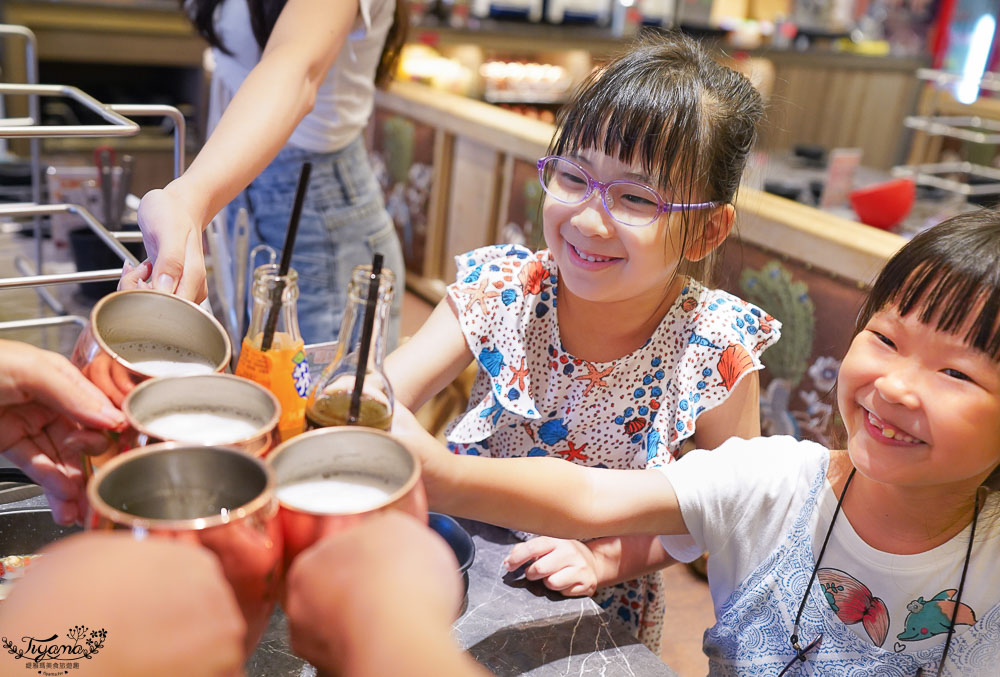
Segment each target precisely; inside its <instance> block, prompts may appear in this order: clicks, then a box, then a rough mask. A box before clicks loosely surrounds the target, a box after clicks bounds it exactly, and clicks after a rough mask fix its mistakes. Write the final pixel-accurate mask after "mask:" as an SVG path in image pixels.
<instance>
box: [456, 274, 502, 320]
mask: <svg viewBox="0 0 1000 677" xmlns="http://www.w3.org/2000/svg"><path fill="white" fill-rule="evenodd" d="M487 284H489V280H487V279H486V278H485V277H484V278H483V280H482V282H480V283H479V288H478V289H475V288H472V287H467V288H465V289H464V290H463V291H464V292H465V293H467V294H468V295H469V302H468V303H466V304H465V309H466V310H469V309H470V308H472V306H473V305H475V304H476V303H478V304H479V307H480V308H482V310H483V315H489V314H490V313H488V312H487V311H486V299H488V298H492V297H494V296H500V292H498V291H486V285H487Z"/></svg>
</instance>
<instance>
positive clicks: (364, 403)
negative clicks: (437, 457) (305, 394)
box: [306, 265, 395, 430]
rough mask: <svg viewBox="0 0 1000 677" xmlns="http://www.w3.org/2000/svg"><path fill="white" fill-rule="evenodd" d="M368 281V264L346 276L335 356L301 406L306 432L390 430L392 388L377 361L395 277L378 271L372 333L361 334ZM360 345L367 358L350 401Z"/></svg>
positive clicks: (384, 337)
mask: <svg viewBox="0 0 1000 677" xmlns="http://www.w3.org/2000/svg"><path fill="white" fill-rule="evenodd" d="M373 278H374V275H373V274H372V267H371V266H370V265H365V266H357V267H356V268H355V269H354V272H353V273H352V275H351V282H350V284H349V285H348V288H347V307H346V309H345V310H344V317H343V320H342V321H341V324H340V334H339V336H338V338H337V352H336V353H335V355H334V358H333V361H332V362H330V364H328V365H327V366H326V368H325V369H324V370H323V373H322V374H320V376H319V378H318V379H317V380H316V383H315V385H314V386H313V389H312V392H310V393H309V399H308V401H307V403H306V426H307V427H308V428H310V429H312V428H325V427H327V426H336V425H361V426H367V427H369V428H378V429H379V430H389V428H390V426H391V425H392V411H393V404H394V400H393V395H392V386H391V385H390V384H389V379H388V378H386V375H385V371H383V369H382V363H383V361H384V360H385V351H386V341H387V339H388V323H389V310H390V308H391V307H392V295H393V287H394V285H395V278H394V276H393V274H392V271H391V270H388V269H384V270H382V271H381V273H379V275H378V292H377V295H376V297H375V307H374V321H373V323H372V329H371V335H370V336H365V331H364V320H365V311H366V307H367V305H368V296H369V288H370V287H371V286H372V285H373V284H374V280H373ZM365 345H367V354H368V358H367V360H366V363H365V365H364V369H363V374H364V377H363V383H362V388H361V393H360V396H359V397H358V398H357V401H356V402H353V401H352V400H353V399H354V390H355V388H354V384H355V380H356V378H357V377H358V363H359V361H360V359H361V354H362V352H364V351H363V350H362V347H363V346H365ZM352 405H353V406H352Z"/></svg>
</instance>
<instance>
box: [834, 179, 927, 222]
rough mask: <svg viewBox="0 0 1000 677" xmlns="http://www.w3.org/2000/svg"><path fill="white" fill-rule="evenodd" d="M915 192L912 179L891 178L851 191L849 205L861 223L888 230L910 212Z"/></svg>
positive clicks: (915, 188)
mask: <svg viewBox="0 0 1000 677" xmlns="http://www.w3.org/2000/svg"><path fill="white" fill-rule="evenodd" d="M916 194H917V187H916V184H915V183H914V182H913V179H907V178H902V179H893V180H892V181H886V182H884V183H876V184H875V185H873V186H868V187H867V188H859V189H858V190H855V191H852V192H851V194H850V199H851V207H853V208H854V213H855V214H857V215H858V218H859V219H860V220H861V222H862V223H866V224H868V225H869V226H875V227H876V228H883V229H885V230H888V229H890V228H892V227H893V226H895V225H896V224H897V223H899V222H900V221H902V220H903V219H904V218H906V215H907V214H909V213H910V209H911V208H912V207H913V200H914V198H915V197H916Z"/></svg>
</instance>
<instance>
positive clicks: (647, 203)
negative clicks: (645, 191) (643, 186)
mask: <svg viewBox="0 0 1000 677" xmlns="http://www.w3.org/2000/svg"><path fill="white" fill-rule="evenodd" d="M622 199H623V200H625V202H627V203H628V204H629V205H630V206H632V207H656V206H657V205H656V202H655V201H654V200H652V199H649V197H648V196H646V195H641V194H638V193H625V194H624V195H623V196H622Z"/></svg>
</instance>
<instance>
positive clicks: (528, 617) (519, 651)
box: [0, 496, 676, 677]
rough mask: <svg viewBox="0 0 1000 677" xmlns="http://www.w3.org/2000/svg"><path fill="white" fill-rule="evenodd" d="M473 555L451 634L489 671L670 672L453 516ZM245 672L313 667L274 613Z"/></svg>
mask: <svg viewBox="0 0 1000 677" xmlns="http://www.w3.org/2000/svg"><path fill="white" fill-rule="evenodd" d="M44 507H47V505H46V502H45V499H44V497H42V496H37V497H33V498H29V499H26V500H21V501H17V502H14V503H7V504H4V505H0V511H7V510H19V509H29V508H44ZM459 521H460V523H461V524H462V526H463V527H465V528H466V530H467V531H469V533H470V534H472V537H473V541H474V542H475V545H476V558H475V561H474V562H473V564H472V567H471V568H470V569H469V592H468V596H467V598H466V600H465V604H464V606H463V609H462V614H461V616H459V618H458V619H457V620H456V621H455V624H454V637H455V640H456V641H457V642H458V644H459V646H461V647H463V648H464V649H465V650H467V651H468V652H469V653H470V654H471V655H472V656H473V657H474V658H475V659H476V660H477V661H478V662H479V663H481V664H482V665H484V666H485V667H486V668H487V669H488V670H489V671H490V672H492V673H493V674H495V675H506V676H513V675H533V676H537V677H546V676H553V677H554V676H556V675H643V677H647V676H648V677H656V676H658V675H663V676H665V677H676V673H675V672H674V671H673V670H671V669H670V668H669V667H668V666H666V665H665V664H664V663H663V662H661V661H660V659H659V657H658V656H656V655H655V654H653V653H652V652H651V651H649V650H648V649H647V648H646V647H645V646H643V645H642V644H641V643H640V642H639V641H638V640H636V639H635V638H633V637H632V636H630V635H629V634H628V632H627V631H626V630H625V628H624V626H622V625H620V624H619V623H617V622H615V621H614V620H613V619H612V618H611V617H610V616H609V615H608V614H607V613H606V612H604V611H603V610H602V609H601V608H600V607H598V606H597V605H596V604H595V603H594V602H593V601H592V600H591V599H590V598H589V597H583V598H579V597H578V598H567V597H562V596H561V595H559V594H557V593H554V592H552V591H550V590H547V589H546V588H545V587H544V586H543V585H542V584H541V583H538V582H529V581H526V580H524V579H513V578H512V576H511V575H510V574H507V573H506V569H505V568H504V566H503V558H504V557H505V556H506V554H507V552H508V550H510V546H511V545H512V544H513V543H514V542H515V538H514V536H513V535H512V534H511V533H510V532H508V531H507V530H505V529H500V528H498V527H494V526H491V525H488V524H482V523H479V522H470V521H466V520H459ZM246 674H247V677H312V676H313V675H315V674H316V671H315V669H314V668H313V667H312V666H310V665H309V664H307V663H306V662H304V661H303V660H302V659H300V658H298V657H297V656H295V655H294V654H293V653H292V652H291V649H290V648H289V646H288V641H287V621H286V619H285V617H284V615H283V614H282V613H281V610H280V609H279V610H277V611H276V612H275V614H274V616H273V617H272V619H271V624H270V626H269V627H268V629H267V631H266V632H265V633H264V637H263V639H262V640H261V642H260V644H259V645H258V647H257V650H256V652H254V654H253V655H252V656H251V657H250V660H249V661H248V662H247V665H246Z"/></svg>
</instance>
